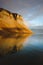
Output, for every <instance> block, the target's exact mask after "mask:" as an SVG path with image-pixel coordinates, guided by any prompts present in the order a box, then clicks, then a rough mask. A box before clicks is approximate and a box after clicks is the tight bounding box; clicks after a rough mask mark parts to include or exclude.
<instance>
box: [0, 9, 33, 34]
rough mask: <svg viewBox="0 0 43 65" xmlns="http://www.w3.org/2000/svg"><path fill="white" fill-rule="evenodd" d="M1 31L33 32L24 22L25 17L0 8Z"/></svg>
mask: <svg viewBox="0 0 43 65" xmlns="http://www.w3.org/2000/svg"><path fill="white" fill-rule="evenodd" d="M0 32H2V33H32V31H31V30H30V29H28V27H27V26H26V25H25V24H24V20H23V17H22V16H21V15H19V14H17V13H12V12H10V11H8V10H6V9H3V8H0Z"/></svg>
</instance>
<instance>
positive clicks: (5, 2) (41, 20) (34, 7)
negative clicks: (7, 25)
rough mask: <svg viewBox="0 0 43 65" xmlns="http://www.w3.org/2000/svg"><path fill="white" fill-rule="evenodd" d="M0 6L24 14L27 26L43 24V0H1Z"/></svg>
mask: <svg viewBox="0 0 43 65" xmlns="http://www.w3.org/2000/svg"><path fill="white" fill-rule="evenodd" d="M0 8H5V9H7V10H9V11H11V12H14V13H18V14H20V15H22V16H23V18H24V21H25V24H26V25H27V26H43V0H0Z"/></svg>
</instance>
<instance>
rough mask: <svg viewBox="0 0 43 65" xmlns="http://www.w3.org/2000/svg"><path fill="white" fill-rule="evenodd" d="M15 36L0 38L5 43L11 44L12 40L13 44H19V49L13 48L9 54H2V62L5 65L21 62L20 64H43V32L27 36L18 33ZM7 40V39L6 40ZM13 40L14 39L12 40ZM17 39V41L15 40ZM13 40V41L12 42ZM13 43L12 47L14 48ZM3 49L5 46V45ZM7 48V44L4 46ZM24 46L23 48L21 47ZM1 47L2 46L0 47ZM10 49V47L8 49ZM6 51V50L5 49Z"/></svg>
mask: <svg viewBox="0 0 43 65" xmlns="http://www.w3.org/2000/svg"><path fill="white" fill-rule="evenodd" d="M16 36H17V37H16V39H15V38H10V39H9V38H7V39H4V41H3V39H0V41H1V42H2V41H3V43H6V42H7V44H8V46H9V44H10V43H11V42H12V43H13V46H14V44H15V43H16V44H18V46H17V45H16V46H17V47H18V48H19V50H18V51H15V49H14V50H13V52H12V51H11V53H8V54H7V55H4V56H0V64H5V65H14V64H16V65H17V64H19V65H24V64H26V65H27V64H33V65H36V64H40V65H43V34H41V33H40V34H37V33H36V34H34V35H29V36H28V37H27V36H25V37H24V36H22V35H21V36H22V37H20V35H16ZM5 40H6V41H5ZM11 40H12V41H11ZM14 40H15V41H14ZM10 41H11V42H10ZM12 43H11V45H10V46H11V47H10V48H11V49H12V48H13V46H12ZM1 46H2V49H4V48H3V45H1ZM4 47H5V49H6V46H4ZM21 47H22V48H21ZM0 48H1V47H0ZM8 50H9V49H8ZM5 52H6V51H5Z"/></svg>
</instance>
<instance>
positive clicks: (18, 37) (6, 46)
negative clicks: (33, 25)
mask: <svg viewBox="0 0 43 65" xmlns="http://www.w3.org/2000/svg"><path fill="white" fill-rule="evenodd" d="M28 36H29V37H30V36H31V34H13V35H6V36H3V35H1V36H0V55H4V54H7V53H11V52H17V50H20V49H21V48H22V47H23V42H24V41H25V40H26V38H27V37H28Z"/></svg>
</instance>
